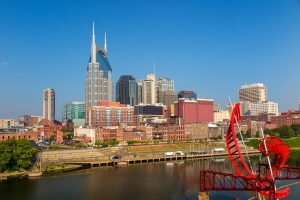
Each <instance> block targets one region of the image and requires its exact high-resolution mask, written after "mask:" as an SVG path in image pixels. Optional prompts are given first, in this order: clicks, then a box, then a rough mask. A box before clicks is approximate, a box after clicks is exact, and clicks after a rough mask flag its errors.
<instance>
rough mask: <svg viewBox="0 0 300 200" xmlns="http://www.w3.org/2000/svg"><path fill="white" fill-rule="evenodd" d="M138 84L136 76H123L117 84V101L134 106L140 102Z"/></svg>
mask: <svg viewBox="0 0 300 200" xmlns="http://www.w3.org/2000/svg"><path fill="white" fill-rule="evenodd" d="M137 90H138V85H137V82H136V80H135V78H134V77H132V76H130V75H124V76H121V77H120V78H119V80H118V82H117V85H116V101H118V102H120V103H121V104H125V105H131V106H134V105H136V104H137V103H138V101H137V98H138V93H137Z"/></svg>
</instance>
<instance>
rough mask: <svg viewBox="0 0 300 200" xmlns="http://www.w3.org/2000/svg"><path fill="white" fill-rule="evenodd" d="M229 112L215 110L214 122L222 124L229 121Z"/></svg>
mask: <svg viewBox="0 0 300 200" xmlns="http://www.w3.org/2000/svg"><path fill="white" fill-rule="evenodd" d="M230 117H231V116H230V112H229V110H217V111H214V122H223V121H229V120H230Z"/></svg>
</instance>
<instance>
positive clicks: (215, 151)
mask: <svg viewBox="0 0 300 200" xmlns="http://www.w3.org/2000/svg"><path fill="white" fill-rule="evenodd" d="M212 152H213V153H224V152H225V149H224V148H213V150H212Z"/></svg>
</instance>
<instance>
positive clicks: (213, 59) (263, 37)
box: [0, 1, 300, 120]
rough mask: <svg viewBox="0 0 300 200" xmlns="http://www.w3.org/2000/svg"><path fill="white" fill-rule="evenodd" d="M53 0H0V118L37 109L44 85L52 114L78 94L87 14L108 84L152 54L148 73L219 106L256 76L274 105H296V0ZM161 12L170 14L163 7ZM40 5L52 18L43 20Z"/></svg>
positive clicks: (139, 68)
mask: <svg viewBox="0 0 300 200" xmlns="http://www.w3.org/2000/svg"><path fill="white" fill-rule="evenodd" d="M57 3H58V2H53V3H50V2H47V3H46V5H48V6H49V8H47V9H46V8H44V7H42V6H41V5H39V4H37V5H34V6H33V7H32V8H30V7H28V6H26V5H25V4H24V3H23V2H19V3H16V2H5V3H4V2H1V3H0V5H1V6H0V13H1V14H0V16H1V18H2V19H6V20H5V21H0V25H1V27H2V30H4V31H3V32H2V34H1V35H2V37H1V38H0V44H1V45H0V52H1V54H0V70H1V74H2V77H3V78H2V79H1V81H0V85H1V86H0V87H1V90H2V91H4V92H5V94H6V95H5V97H4V98H2V99H1V101H0V110H1V113H0V117H1V118H16V117H17V116H18V115H22V114H35V115H41V113H42V98H41V93H42V91H43V89H45V88H49V87H50V88H54V89H55V91H56V113H58V115H56V118H57V119H59V120H60V119H61V116H60V114H59V113H62V109H63V105H64V104H65V103H67V102H69V101H84V80H85V78H86V69H85V66H86V64H87V62H88V59H87V58H88V56H89V55H90V40H91V38H90V36H91V24H92V21H93V20H94V21H95V26H96V27H97V36H98V37H97V38H99V39H98V41H101V38H102V35H104V33H105V32H107V41H108V52H109V59H110V62H111V64H112V67H113V70H114V72H113V74H114V75H113V83H114V85H115V84H116V82H117V80H118V78H119V77H120V76H121V75H125V74H130V75H133V76H134V77H135V78H136V79H137V80H138V79H143V78H144V77H145V76H146V74H149V73H152V72H153V68H152V62H153V61H154V60H155V62H156V66H157V67H156V75H157V77H160V76H167V77H170V78H171V79H173V80H174V81H175V84H176V90H177V91H180V90H193V91H195V92H196V93H197V94H198V97H207V98H213V99H214V100H215V102H216V103H221V104H222V106H224V105H225V104H226V103H227V98H228V97H229V96H230V97H231V98H232V99H233V100H234V101H237V99H238V89H239V87H240V86H241V85H244V84H246V83H257V82H262V83H264V84H265V85H266V86H267V88H268V95H269V97H270V100H274V101H276V102H278V103H279V110H280V111H285V110H287V109H293V108H295V109H296V108H297V106H298V103H299V101H300V94H297V93H296V94H295V92H292V91H297V90H296V89H297V88H296V86H297V83H298V82H297V74H299V72H300V71H299V67H298V65H299V64H298V63H299V61H300V60H299V58H298V55H299V52H300V39H299V38H298V37H297V36H298V35H299V33H300V26H299V25H298V24H297V23H296V22H297V21H299V19H300V14H299V12H298V11H299V9H300V4H299V2H298V1H293V2H292V1H290V2H280V1H279V2H278V3H277V4H276V5H275V4H273V5H269V4H268V3H266V2H260V3H259V4H258V5H253V4H250V3H249V2H248V1H245V2H243V3H241V2H235V4H234V3H232V2H231V3H228V4H224V3H222V2H221V1H213V2H210V3H207V2H206V3H204V2H200V3H199V2H190V3H189V4H184V5H181V4H180V5H178V4H176V2H174V3H171V2H158V1H157V2H155V1H154V2H151V3H146V4H145V5H144V4H138V3H136V4H134V5H124V4H123V3H119V4H117V5H116V6H115V5H114V4H113V3H108V2H100V3H95V4H94V8H92V5H90V4H92V3H89V4H86V6H83V8H81V7H79V5H77V4H76V3H74V4H73V5H72V6H71V8H70V9H68V8H67V6H69V5H68V4H62V5H61V6H62V7H61V8H57V6H55V5H56V4H57ZM168 3H170V4H171V6H170V7H169V5H168ZM31 6H32V5H31ZM122 6H126V8H127V9H128V11H129V13H130V12H131V14H129V15H128V13H127V12H126V13H123V12H120V13H118V14H116V15H113V14H112V13H110V12H109V10H111V9H116V10H118V11H120V10H121V8H122ZM180 6H182V7H180ZM249 6H250V7H249ZM101 7H105V8H106V9H103V10H102V11H103V12H104V13H103V14H104V15H105V16H106V18H107V19H109V20H107V19H103V18H102V17H101V15H102V13H101V14H98V15H96V14H95V10H97V9H99V8H101ZM39 8H41V9H40V10H39ZM23 9H25V10H26V11H27V12H25V14H24V15H22V16H21V15H19V14H18V13H21V12H20V11H21V10H23ZM72 9H73V10H72ZM166 9H169V10H168V14H169V15H170V16H167V15H166V14H164V11H165V10H166ZM179 10H180V11H182V12H181V13H178V11H179ZM63 11H66V12H63ZM80 11H81V12H83V15H82V16H83V17H82V18H81V16H80V18H79V16H78V15H77V16H76V18H75V19H74V21H73V16H75V12H80ZM209 11H212V12H209ZM243 11H245V13H243ZM49 12H55V13H57V16H54V17H53V19H50V18H49V17H47V13H49ZM115 13H116V12H115ZM76 14H77V13H76ZM147 14H148V15H149V16H148V15H147ZM125 15H126V17H125V18H124V19H123V17H124V16H125ZM137 15H139V16H140V18H139V19H136V18H135V16H137ZM237 15H238V16H239V18H238V19H237V18H236V16H237ZM277 15H278V16H277ZM223 18H224V19H223ZM33 19H35V20H33ZM28 20H31V21H30V22H29V21H28ZM286 21H289V23H287V22H286ZM41 22H43V23H41ZM143 22H145V24H143ZM164 26H166V27H164ZM150 30H151V31H152V32H151V31H150ZM149 31H150V32H151V34H149V33H148V32H149ZM100 46H103V44H102V42H101V43H100ZM16 47H18V48H16ZM174 58H176V59H174ZM241 77H242V78H241ZM289 91H290V92H289ZM283 94H284V95H283ZM20 102H22V103H20Z"/></svg>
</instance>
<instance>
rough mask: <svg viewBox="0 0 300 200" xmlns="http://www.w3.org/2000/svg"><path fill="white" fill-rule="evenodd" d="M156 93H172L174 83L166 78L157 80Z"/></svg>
mask: <svg viewBox="0 0 300 200" xmlns="http://www.w3.org/2000/svg"><path fill="white" fill-rule="evenodd" d="M156 84H157V88H158V92H174V81H173V80H172V79H170V78H167V77H164V76H163V77H160V78H159V79H158V80H157V83H156Z"/></svg>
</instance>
